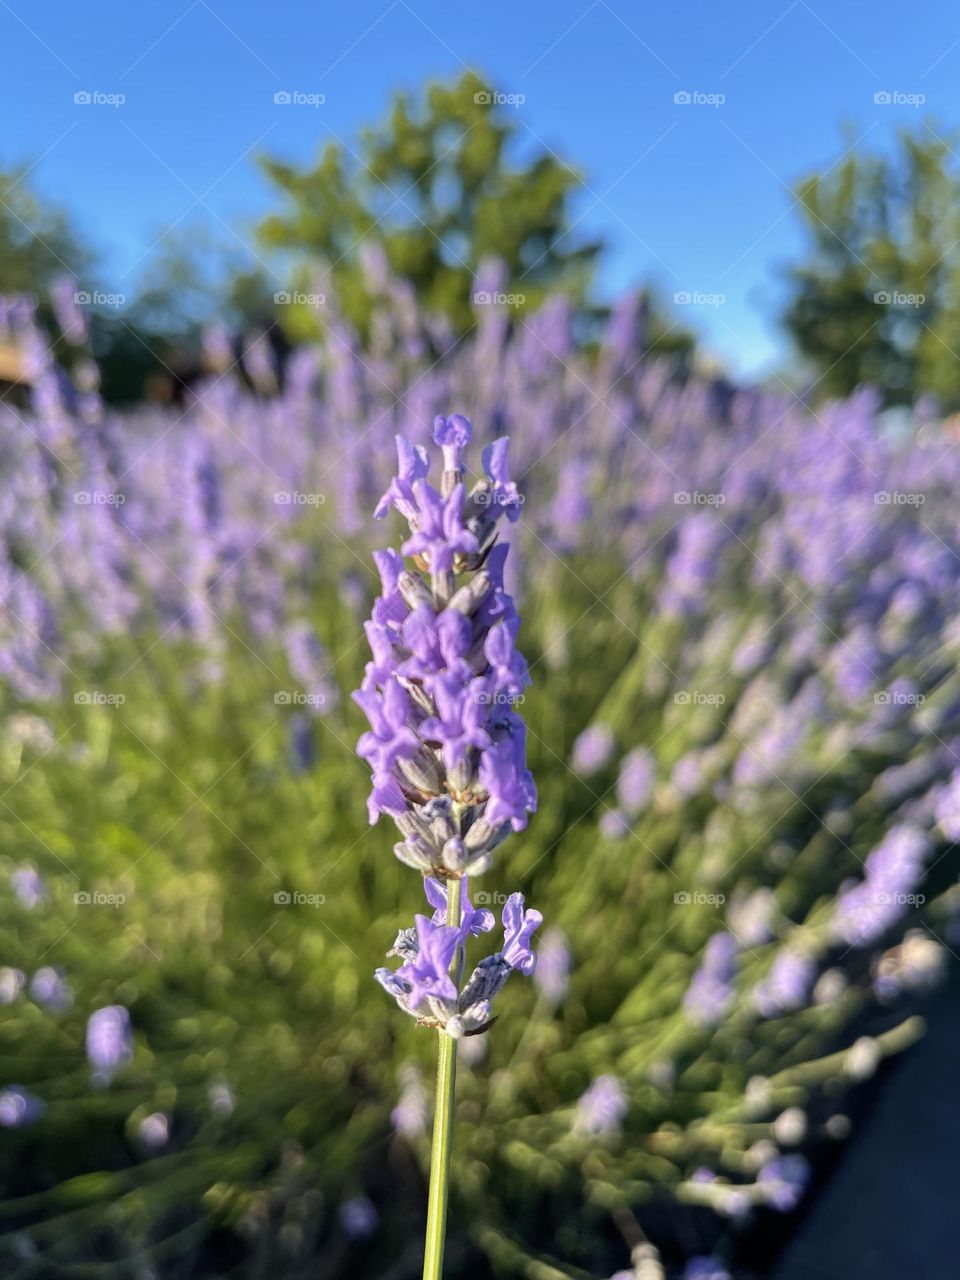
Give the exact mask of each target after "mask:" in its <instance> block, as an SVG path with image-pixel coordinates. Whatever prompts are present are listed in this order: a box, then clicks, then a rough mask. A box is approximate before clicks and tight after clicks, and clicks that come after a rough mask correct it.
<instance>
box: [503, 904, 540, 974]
mask: <svg viewBox="0 0 960 1280" xmlns="http://www.w3.org/2000/svg"><path fill="white" fill-rule="evenodd" d="M502 919H503V950H502V952H501V955H502V957H503V960H504V963H506V964H508V965H509V966H510V968H511V969H519V971H520V972H521V973H524V974H527V975H529V974H531V973H533V971H534V968H535V967H536V963H537V958H536V956H535V955H534V953H533V951H532V950H531V948H530V939H531V938H532V937H533V934H534V933H535V931H536V930H537V929H539V927H540V925H541V924H543V916H542V915H541V913H540V912H539V911H535V910H533V908H531V909H530V910H529V911H524V909H523V894H522V893H511V895H510V897H509V898H508V899H507V901H506V904H505V906H504V908H503V916H502Z"/></svg>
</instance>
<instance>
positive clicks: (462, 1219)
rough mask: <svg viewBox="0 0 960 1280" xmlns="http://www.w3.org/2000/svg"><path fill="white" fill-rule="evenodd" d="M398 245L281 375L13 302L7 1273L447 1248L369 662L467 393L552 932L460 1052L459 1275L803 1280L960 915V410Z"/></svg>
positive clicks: (0, 517)
mask: <svg viewBox="0 0 960 1280" xmlns="http://www.w3.org/2000/svg"><path fill="white" fill-rule="evenodd" d="M365 271H366V273H367V280H366V283H367V286H368V288H369V289H370V291H371V294H372V296H373V297H374V298H375V305H374V311H373V316H372V321H371V326H370V337H369V341H368V342H366V343H363V344H362V343H361V342H360V340H359V339H358V338H357V336H356V334H355V332H354V331H353V329H352V327H351V325H350V324H349V323H348V321H347V320H346V318H345V317H344V316H343V315H342V314H341V312H340V310H339V307H338V303H337V300H336V298H335V297H334V296H333V295H332V294H329V295H328V296H327V297H326V300H325V308H324V324H325V340H324V342H323V343H322V344H316V345H310V344H306V345H302V346H299V347H297V348H296V349H295V350H294V351H293V354H292V355H291V357H290V358H289V360H287V361H286V362H285V363H284V364H283V365H282V366H281V365H279V364H277V363H276V361H275V357H274V354H273V352H272V350H271V348H270V346H269V345H268V344H267V343H266V341H265V340H261V341H259V342H253V343H250V344H247V346H246V347H245V348H244V350H243V351H242V353H241V355H240V358H239V360H237V359H235V357H234V356H233V355H232V354H231V352H230V350H229V347H228V346H227V344H226V342H225V339H224V337H223V335H222V334H218V333H217V332H213V331H211V332H210V333H208V335H207V340H206V341H207V357H208V360H207V372H206V373H205V374H204V376H203V377H202V378H201V379H200V380H198V381H197V382H196V383H195V384H194V385H193V386H192V387H191V388H190V390H189V391H188V393H187V396H186V399H185V402H184V404H183V406H182V407H181V406H173V405H171V406H168V407H156V406H153V407H151V406H148V405H144V406H142V407H136V408H132V409H129V410H124V411H123V412H120V411H118V410H116V409H114V408H111V407H109V406H107V405H105V404H104V402H103V401H102V400H101V398H100V396H99V394H98V390H97V375H96V369H95V367H94V366H92V365H91V364H90V362H89V361H88V360H85V359H79V360H77V361H75V362H74V363H73V368H72V372H71V373H70V374H68V373H67V372H65V370H64V368H63V367H62V365H61V363H60V362H59V361H58V360H56V359H55V357H54V355H53V354H52V350H53V348H52V346H51V344H50V343H48V342H46V341H45V340H44V338H43V337H42V335H41V334H40V332H39V330H38V329H37V328H36V327H35V323H34V317H33V315H32V312H31V307H30V305H29V303H27V302H25V301H24V300H23V299H19V300H11V301H10V302H9V303H8V304H7V305H6V306H5V307H4V309H3V312H2V315H0V329H2V333H3V336H4V337H5V338H6V339H7V340H9V341H11V342H16V343H17V344H18V345H19V346H20V347H21V348H22V349H23V350H24V351H26V352H28V353H29V358H30V362H31V363H30V379H29V385H30V394H29V397H28V399H26V400H22V401H20V400H17V399H16V398H15V397H10V396H6V397H4V399H3V400H2V401H0V475H2V481H0V549H2V558H0V584H2V586H0V600H2V604H0V676H2V690H3V691H2V695H0V696H2V715H0V786H2V789H0V834H2V846H0V857H2V867H0V875H2V878H3V881H4V883H5V886H6V891H5V893H4V894H3V896H2V908H0V965H2V967H0V1002H2V1004H3V1018H2V1020H0V1126H2V1127H3V1130H4V1133H3V1154H2V1157H0V1170H2V1174H0V1176H2V1200H0V1223H2V1225H0V1258H2V1260H3V1274H4V1275H5V1276H8V1277H11V1278H14V1277H17V1278H19V1277H24V1278H26V1277H55V1276H77V1277H100V1276H110V1277H114V1276H116V1277H130V1278H131V1280H133V1278H136V1280H146V1277H197V1278H199V1277H212V1276H221V1275H223V1276H227V1275H230V1276H239V1277H250V1278H254V1277H274V1276H278V1275H283V1276H289V1277H307V1276H323V1277H330V1278H334V1277H353V1276H359V1275H363V1276H370V1277H374V1276H376V1277H384V1278H385V1280H386V1278H387V1277H389V1278H390V1280H404V1278H405V1277H407V1276H410V1277H414V1276H417V1275H419V1273H420V1263H421V1258H422V1252H421V1250H422V1244H421V1232H422V1223H423V1212H424V1210H423V1204H424V1195H425V1177H426V1166H427V1155H428V1147H429V1113H428V1108H429V1103H430V1095H431V1077H432V1072H433V1052H434V1044H433V1040H434V1037H432V1036H425V1035H424V1034H423V1032H422V1031H421V1030H420V1029H419V1028H418V1027H417V1026H416V1025H415V1024H414V1022H413V1021H412V1020H411V1019H407V1018H403V1017H400V1016H399V1015H398V1014H397V1011H396V1010H395V1008H394V1007H393V1004H392V1002H391V1001H390V1000H389V999H388V997H387V996H386V995H385V994H384V992H383V991H382V990H380V988H379V987H378V986H377V985H376V984H375V983H374V981H373V980H372V973H373V971H374V969H376V968H378V967H379V966H382V965H383V964H384V963H385V961H384V958H383V953H384V951H385V950H386V948H387V946H388V945H389V939H390V938H392V937H393V935H394V933H395V932H396V928H397V921H398V920H404V921H406V920H407V919H410V918H412V916H413V913H414V912H416V911H420V910H422V909H424V908H423V906H422V899H421V897H420V893H419V889H418V886H417V884H416V877H415V876H411V875H410V872H409V870H408V869H407V868H405V867H403V866H401V864H400V862H398V860H397V859H396V858H395V857H394V856H393V853H392V846H393V844H394V842H395V836H394V835H393V834H392V833H390V832H388V830H387V825H388V824H386V823H385V822H383V821H381V822H379V823H374V824H373V825H371V824H369V823H368V821H367V803H366V797H367V791H368V776H367V769H366V767H365V765H364V762H363V761H362V760H359V759H358V758H357V756H356V754H355V747H356V743H357V739H358V736H359V735H360V733H361V732H363V730H364V729H365V728H366V725H365V723H364V721H363V716H362V715H361V712H360V708H358V707H357V706H356V705H355V703H354V702H353V701H352V700H351V697H350V693H351V691H352V690H354V689H356V688H357V687H358V685H360V683H361V680H362V679H363V673H364V666H365V664H366V663H367V662H368V661H370V652H369V649H368V645H367V637H366V635H365V633H364V627H363V623H364V620H365V619H366V618H367V617H368V615H369V612H370V609H371V605H372V603H373V601H374V599H375V598H376V597H377V596H378V595H380V593H381V591H382V592H383V593H384V595H386V594H387V593H388V592H389V590H390V589H391V588H390V587H389V586H388V584H387V581H386V579H385V580H384V582H383V583H382V584H381V582H380V580H379V578H378V576H377V572H376V569H375V566H374V562H373V561H372V559H371V554H370V553H371V552H372V551H374V550H377V549H381V548H384V547H386V546H388V545H392V540H393V539H394V537H395V535H396V523H395V522H396V516H395V515H391V514H389V513H388V514H387V515H386V519H385V521H384V523H383V524H382V525H379V526H378V525H376V523H375V522H374V521H373V520H372V513H373V511H374V508H376V507H377V504H378V502H379V500H380V498H381V495H382V494H383V493H384V491H385V490H386V489H387V487H388V485H389V483H390V480H391V477H392V476H393V475H394V472H395V468H396V445H395V437H396V436H397V435H401V436H403V437H406V438H407V439H408V440H409V441H411V442H412V443H413V444H415V445H425V444H427V443H428V442H429V440H430V438H431V433H432V430H433V422H434V418H435V416H436V415H449V414H452V413H460V414H465V415H467V417H469V419H470V420H471V421H472V423H473V430H474V434H475V437H476V440H477V442H478V444H480V445H489V444H491V443H492V442H493V441H494V439H496V438H498V437H501V436H504V435H506V436H509V440H510V445H509V449H510V454H509V467H510V474H511V476H512V479H513V481H514V482H516V485H517V488H518V494H517V498H516V511H515V514H516V515H517V518H516V519H515V521H514V522H513V523H511V524H509V526H507V525H506V524H504V526H503V527H502V532H501V537H502V538H506V539H507V540H508V541H509V544H510V555H509V558H508V560H507V565H506V580H505V588H506V590H507V591H509V592H510V594H511V595H512V596H513V598H514V600H515V602H516V608H517V610H518V612H519V614H520V615H521V617H522V633H521V635H522V649H523V652H524V654H525V656H526V660H527V663H528V666H529V676H530V683H529V686H526V687H524V688H523V691H522V693H519V694H517V695H515V696H513V695H512V696H513V701H514V702H515V703H519V704H520V707H519V709H521V710H522V716H523V719H524V721H525V722H526V727H527V728H526V734H527V737H526V750H527V763H528V765H529V767H530V770H531V773H532V775H533V778H534V779H535V781H536V788H537V791H538V793H539V794H538V800H537V805H536V812H535V813H532V814H530V815H529V821H528V824H527V826H526V828H525V829H524V830H522V831H519V832H518V833H517V834H515V835H513V836H512V837H511V839H510V842H509V844H508V845H506V846H505V847H504V850H503V851H502V854H501V853H498V855H497V856H498V859H499V866H500V868H501V869H502V870H503V873H504V877H506V878H507V879H508V880H509V886H510V887H511V888H514V887H515V888H518V889H521V890H522V891H523V893H524V894H525V895H526V898H527V901H528V902H531V903H535V904H536V906H537V908H539V910H540V911H542V913H543V916H544V920H545V924H544V926H543V928H542V930H540V932H539V933H538V934H537V936H536V938H535V939H534V942H533V947H534V951H535V952H536V953H537V966H536V969H535V970H534V972H533V976H532V981H531V982H520V981H517V982H516V983H513V984H510V985H509V986H508V987H507V988H506V990H505V991H504V993H503V994H502V995H501V996H499V997H498V1012H499V1013H500V1014H501V1015H502V1016H501V1019H500V1022H499V1024H498V1027H497V1030H496V1034H494V1035H490V1036H487V1035H482V1036H477V1037H470V1038H467V1039H464V1040H463V1041H462V1043H461V1048H460V1076H459V1081H458V1086H457V1088H458V1094H457V1126H456V1136H455V1140H454V1161H453V1166H452V1167H453V1173H452V1189H451V1212H450V1221H449V1239H448V1245H447V1269H446V1272H445V1274H446V1275H449V1276H450V1277H454V1276H463V1277H467V1276H470V1277H471V1278H473V1277H488V1276H489V1277H527V1278H529V1280H557V1278H558V1277H573V1278H576V1280H588V1278H591V1280H607V1278H608V1277H611V1276H617V1277H619V1278H621V1280H624V1278H626V1277H631V1276H636V1277H642V1278H643V1280H657V1278H658V1277H662V1278H666V1280H677V1278H680V1277H682V1278H683V1280H724V1278H726V1277H734V1276H735V1277H737V1278H738V1280H739V1278H740V1277H749V1276H759V1275H762V1274H765V1271H764V1268H765V1267H766V1266H767V1265H768V1264H769V1262H770V1259H771V1258H772V1257H774V1256H775V1255H776V1253H777V1251H778V1250H779V1248H780V1247H781V1245H782V1242H783V1240H784V1239H786V1238H787V1236H788V1235H789V1232H790V1230H791V1229H792V1228H791V1224H792V1223H795V1221H796V1220H797V1216H798V1215H799V1214H801V1213H802V1212H803V1210H804V1207H805V1204H806V1203H807V1200H808V1198H809V1197H810V1196H812V1195H815V1194H816V1193H817V1189H818V1187H819V1186H821V1185H822V1184H823V1182H824V1181H825V1180H828V1176H829V1169H830V1167H831V1163H832V1162H833V1161H834V1159H835V1156H836V1153H837V1151H838V1150H839V1149H841V1148H842V1147H843V1146H844V1144H847V1143H850V1142H855V1141H856V1136H857V1117H858V1114H859V1108H860V1106H861V1103H860V1102H859V1101H858V1100H860V1099H862V1098H863V1097H864V1094H865V1091H868V1090H869V1089H870V1088H871V1087H872V1084H871V1081H873V1080H874V1079H875V1078H876V1076H877V1074H878V1073H881V1074H882V1073H883V1072H884V1071H885V1070H886V1065H885V1064H886V1062H887V1060H888V1059H890V1058H892V1057H894V1056H895V1055H897V1054H899V1053H901V1052H902V1051H904V1050H906V1049H908V1048H909V1046H910V1045H911V1044H913V1043H914V1042H915V1041H916V1040H918V1039H919V1038H920V1037H921V1036H922V1035H923V1031H924V1022H923V1016H922V1015H923V1012H924V1009H925V1007H926V1002H927V997H928V993H929V992H930V991H931V990H933V989H934V988H935V987H936V986H937V985H938V984H940V983H941V982H943V981H944V980H946V979H948V977H949V967H950V963H951V960H952V951H951V947H953V946H955V945H956V940H957V925H958V921H957V913H958V908H960V898H958V895H957V889H956V882H957V875H958V871H960V860H958V849H957V843H956V842H957V841H958V840H960V719H958V712H960V668H958V653H960V648H958V646H960V633H958V630H957V621H956V619H957V606H958V599H960V525H958V516H957V504H956V500H955V494H956V491H957V489H958V486H960V461H958V455H957V451H956V448H955V442H954V437H953V436H952V435H951V429H950V424H949V423H947V424H944V423H942V422H941V421H939V420H938V419H937V418H936V417H935V416H934V413H933V410H932V409H928V408H925V407H924V403H923V402H920V403H919V404H918V406H917V407H916V408H915V409H913V410H910V411H902V412H900V413H898V414H891V413H890V412H882V411H881V406H880V401H879V399H878V397H877V396H876V395H875V394H874V393H873V392H871V390H870V389H869V388H864V389H862V390H860V391H858V392H857V393H856V394H855V395H854V396H852V397H851V398H849V399H846V400H843V401H835V402H830V403H828V404H826V405H821V406H819V407H817V408H816V409H813V408H810V407H808V406H807V405H806V404H804V403H801V402H800V401H799V400H798V399H796V398H795V397H793V396H792V395H791V394H789V393H787V392H786V391H784V392H783V394H773V393H771V392H769V391H757V390H751V389H749V388H746V387H743V388H740V387H736V386H734V385H733V384H732V383H730V382H728V381H726V380H723V379H720V378H709V377H706V376H704V375H693V376H681V374H680V373H679V372H678V367H677V363H676V361H674V360H672V359H669V358H666V357H662V356H659V355H657V354H656V352H652V351H651V350H649V347H650V343H649V335H648V333H647V331H646V328H645V325H646V311H645V308H644V306H643V305H642V304H641V302H640V301H639V299H637V298H635V297H631V296H626V297H624V298H623V299H622V300H621V301H620V302H619V303H618V304H617V305H616V307H615V309H614V310H613V313H612V315H611V316H610V318H609V320H608V321H607V322H606V324H605V328H604V330H603V333H602V336H601V338H600V340H599V342H598V343H595V344H586V345H585V344H584V343H582V342H581V341H580V340H579V338H578V335H577V330H576V324H577V314H576V311H575V309H574V308H573V307H572V306H571V305H570V304H569V303H568V302H566V301H565V300H564V299H563V298H560V297H554V298H551V299H549V300H548V301H547V302H546V303H545V304H544V305H543V306H542V307H541V308H540V309H539V310H536V311H533V312H528V313H524V314H522V315H519V316H517V315H515V314H512V313H510V312H509V311H508V310H507V309H505V308H501V307H497V306H493V305H477V306H476V307H475V317H474V323H473V326H472V327H471V328H470V329H469V331H468V332H467V334H466V336H457V335H456V333H455V332H454V331H453V329H452V328H449V327H448V326H447V325H446V323H445V322H443V321H441V320H438V319H436V318H435V317H432V316H430V315H428V314H427V313H426V312H425V311H423V310H421V308H420V306H419V305H418V303H417V301H416V299H415V297H414V294H413V292H412V290H411V289H410V288H409V286H408V285H407V284H406V283H405V282H403V281H400V280H397V279H394V278H393V277H392V276H391V275H390V274H389V272H388V271H387V269H386V267H385V264H384V262H383V260H382V258H381V257H380V256H378V255H377V254H375V253H368V254H367V255H366V259H365ZM478 287H479V288H480V289H481V290H482V291H483V292H484V293H486V294H496V292H497V291H498V290H502V289H504V288H506V287H507V282H506V281H505V280H504V279H503V277H502V276H499V275H498V273H497V268H496V266H495V265H494V264H491V265H490V266H489V268H488V269H487V271H486V275H485V276H484V278H483V279H482V280H481V281H480V282H479V285H478ZM70 296H71V289H70V288H69V287H66V286H65V288H64V290H63V291H62V297H61V298H60V300H59V303H58V307H59V320H60V325H61V334H62V335H63V338H64V342H65V344H66V346H68V347H69V346H71V345H72V346H74V347H75V348H76V349H77V350H78V351H81V350H82V347H83V341H84V335H83V324H84V321H83V317H82V315H81V314H79V313H77V312H74V311H72V310H71V307H70ZM479 459H480V450H479V449H476V450H475V451H474V455H473V456H471V457H470V458H468V460H467V461H468V471H467V474H466V475H465V477H464V479H465V483H466V486H467V489H468V490H469V489H470V487H471V486H472V485H473V484H474V483H475V482H476V481H477V480H478V479H481V478H482V473H481V472H480V470H479V468H480V462H479ZM401 463H402V458H401ZM471 466H472V467H476V468H477V470H476V471H475V472H471V471H470V470H469V467H471ZM385 564H386V562H385V561H384V560H383V559H381V568H384V567H385ZM385 573H389V567H388V566H387V567H386V568H385ZM375 616H376V615H375ZM373 816H374V817H375V816H376V813H375V812H374V814H373ZM499 879H500V877H499V875H498V885H499ZM491 884H492V882H491ZM471 892H472V896H473V901H474V903H475V904H476V905H478V906H489V907H490V908H492V910H493V911H494V912H495V914H496V915H497V916H499V915H500V911H501V908H502V906H503V902H502V895H499V896H498V894H497V893H496V892H494V891H493V887H488V885H487V881H486V880H485V879H477V880H476V881H475V882H474V883H473V884H472V888H471Z"/></svg>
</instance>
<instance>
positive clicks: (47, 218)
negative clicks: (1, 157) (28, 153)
mask: <svg viewBox="0 0 960 1280" xmlns="http://www.w3.org/2000/svg"><path fill="white" fill-rule="evenodd" d="M92 264H93V253H92V251H91V250H90V248H89V246H88V245H86V244H85V243H84V241H83V238H82V236H81V234H80V232H79V230H78V229H77V227H76V225H75V224H74V222H73V219H72V218H71V217H70V216H69V214H67V213H66V212H65V211H64V210H63V209H60V208H58V207H57V206H56V205H54V204H52V203H50V202H49V201H47V200H44V199H43V198H42V197H41V196H40V195H39V193H38V192H37V191H36V190H35V189H34V188H33V186H32V185H31V183H30V181H29V169H28V168H27V167H26V166H21V167H20V168H6V169H0V294H11V293H29V294H35V295H36V294H43V293H44V292H45V291H46V290H47V288H48V287H49V285H50V283H51V281H53V280H55V279H56V277H57V276H62V275H63V274H64V272H71V271H72V272H74V273H75V274H80V275H82V274H84V273H85V272H87V271H88V270H89V269H90V267H91V266H92Z"/></svg>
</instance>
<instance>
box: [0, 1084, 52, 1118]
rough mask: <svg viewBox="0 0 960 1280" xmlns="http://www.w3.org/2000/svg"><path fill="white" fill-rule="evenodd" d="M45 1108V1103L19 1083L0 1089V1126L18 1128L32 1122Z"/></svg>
mask: <svg viewBox="0 0 960 1280" xmlns="http://www.w3.org/2000/svg"><path fill="white" fill-rule="evenodd" d="M45 1110H46V1105H45V1104H44V1103H43V1102H41V1101H40V1099H39V1098H37V1097H35V1096H34V1095H33V1094H32V1093H30V1092H29V1091H28V1090H27V1089H24V1088H23V1086H22V1085H19V1084H8V1085H7V1086H6V1087H5V1088H3V1089H0V1127H2V1128H4V1129H19V1128H21V1127H22V1126H23V1125H27V1124H32V1123H33V1122H34V1120H37V1119H39V1117H40V1116H42V1115H43V1113H44V1111H45Z"/></svg>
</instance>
